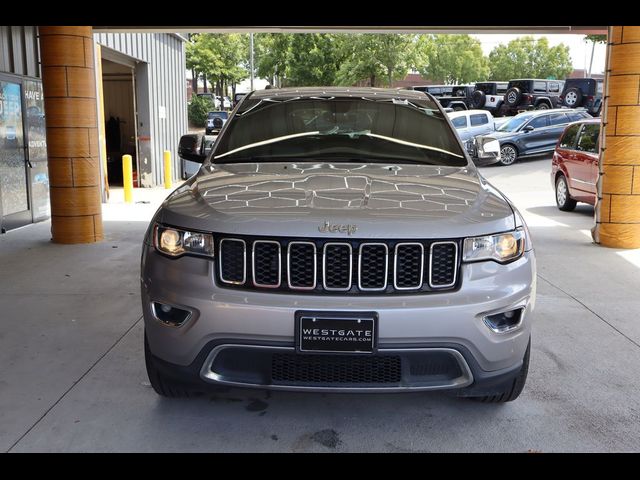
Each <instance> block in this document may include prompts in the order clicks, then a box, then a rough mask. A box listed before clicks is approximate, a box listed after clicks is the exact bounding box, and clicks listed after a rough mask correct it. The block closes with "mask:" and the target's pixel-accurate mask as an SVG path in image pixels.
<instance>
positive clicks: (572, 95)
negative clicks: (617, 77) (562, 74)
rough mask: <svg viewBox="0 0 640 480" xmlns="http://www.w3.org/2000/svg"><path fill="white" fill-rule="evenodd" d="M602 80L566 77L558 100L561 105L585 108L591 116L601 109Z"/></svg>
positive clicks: (598, 113) (597, 115) (596, 114)
mask: <svg viewBox="0 0 640 480" xmlns="http://www.w3.org/2000/svg"><path fill="white" fill-rule="evenodd" d="M602 85H603V81H602V80H600V79H598V80H596V79H595V78H567V79H566V80H565V81H564V89H563V90H562V94H561V95H560V98H559V101H560V104H561V105H562V106H563V107H568V108H579V107H582V108H585V109H586V110H587V112H589V113H590V114H591V116H593V117H599V116H600V111H601V110H602Z"/></svg>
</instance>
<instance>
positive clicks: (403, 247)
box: [395, 243, 424, 289]
mask: <svg viewBox="0 0 640 480" xmlns="http://www.w3.org/2000/svg"><path fill="white" fill-rule="evenodd" d="M423 248H424V247H423V246H422V245H418V244H414V243H411V244H400V245H398V246H397V247H396V273H395V274H396V287H397V288H406V289H411V288H416V289H417V288H420V287H421V286H422V277H423V272H424V249H423Z"/></svg>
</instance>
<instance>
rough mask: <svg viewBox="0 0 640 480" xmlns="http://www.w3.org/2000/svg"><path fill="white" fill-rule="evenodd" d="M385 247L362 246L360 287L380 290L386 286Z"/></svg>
mask: <svg viewBox="0 0 640 480" xmlns="http://www.w3.org/2000/svg"><path fill="white" fill-rule="evenodd" d="M387 252H388V250H387V247H386V246H385V245H380V244H364V245H362V247H361V249H360V268H359V272H358V273H359V275H360V286H361V287H362V288H366V289H372V290H373V289H375V290H381V289H384V288H385V287H386V285H387V265H388V261H389V259H388V255H387Z"/></svg>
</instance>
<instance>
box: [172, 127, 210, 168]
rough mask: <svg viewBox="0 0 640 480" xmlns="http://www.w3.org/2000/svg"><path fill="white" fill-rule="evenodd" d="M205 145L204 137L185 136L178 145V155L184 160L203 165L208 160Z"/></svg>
mask: <svg viewBox="0 0 640 480" xmlns="http://www.w3.org/2000/svg"><path fill="white" fill-rule="evenodd" d="M204 143H205V142H204V135H198V134H189V135H183V136H182V137H180V143H179V144H178V155H179V156H180V158H182V159H184V160H189V161H191V162H197V163H203V162H204V161H205V159H206V158H207V155H206V153H205V152H204V148H203V147H204Z"/></svg>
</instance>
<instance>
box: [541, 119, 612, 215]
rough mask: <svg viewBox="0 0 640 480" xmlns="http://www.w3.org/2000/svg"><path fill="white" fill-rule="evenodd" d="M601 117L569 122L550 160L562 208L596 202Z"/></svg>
mask: <svg viewBox="0 0 640 480" xmlns="http://www.w3.org/2000/svg"><path fill="white" fill-rule="evenodd" d="M599 135H600V119H589V120H582V121H579V122H576V123H572V124H570V125H568V126H567V127H566V128H565V130H564V132H563V133H562V137H560V140H559V141H558V145H557V146H556V150H555V152H554V153H553V159H552V160H551V184H552V185H553V187H554V189H555V192H556V204H557V205H558V208H559V209H560V210H565V211H570V210H573V209H574V208H576V203H577V202H584V203H588V204H590V205H595V203H596V195H597V192H596V182H597V180H598V158H599V138H600V137H599Z"/></svg>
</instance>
